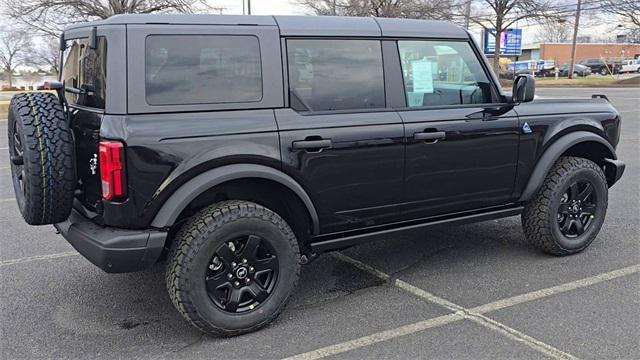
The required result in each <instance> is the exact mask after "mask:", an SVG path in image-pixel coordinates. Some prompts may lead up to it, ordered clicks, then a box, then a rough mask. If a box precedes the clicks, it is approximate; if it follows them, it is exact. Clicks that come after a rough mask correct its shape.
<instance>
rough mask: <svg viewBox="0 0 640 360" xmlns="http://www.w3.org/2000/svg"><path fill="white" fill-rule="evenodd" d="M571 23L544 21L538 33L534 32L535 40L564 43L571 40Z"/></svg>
mask: <svg viewBox="0 0 640 360" xmlns="http://www.w3.org/2000/svg"><path fill="white" fill-rule="evenodd" d="M572 26H573V24H572V23H570V22H568V21H566V20H564V21H544V22H543V23H542V26H541V27H540V30H539V31H538V34H536V41H538V42H541V43H544V42H552V43H565V42H568V41H569V40H571V30H572Z"/></svg>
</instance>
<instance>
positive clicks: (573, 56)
mask: <svg viewBox="0 0 640 360" xmlns="http://www.w3.org/2000/svg"><path fill="white" fill-rule="evenodd" d="M581 3H582V0H578V6H577V7H576V21H575V24H573V41H572V42H571V64H570V65H569V73H568V76H569V79H573V67H574V66H575V64H576V42H577V41H578V25H580V5H581Z"/></svg>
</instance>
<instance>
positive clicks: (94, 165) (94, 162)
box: [89, 153, 98, 175]
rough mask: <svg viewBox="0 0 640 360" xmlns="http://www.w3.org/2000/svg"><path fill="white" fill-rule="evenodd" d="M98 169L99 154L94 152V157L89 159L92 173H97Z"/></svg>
mask: <svg viewBox="0 0 640 360" xmlns="http://www.w3.org/2000/svg"><path fill="white" fill-rule="evenodd" d="M97 169H98V154H95V153H94V154H93V157H92V158H91V159H90V160H89V171H91V175H95V174H96V170H97Z"/></svg>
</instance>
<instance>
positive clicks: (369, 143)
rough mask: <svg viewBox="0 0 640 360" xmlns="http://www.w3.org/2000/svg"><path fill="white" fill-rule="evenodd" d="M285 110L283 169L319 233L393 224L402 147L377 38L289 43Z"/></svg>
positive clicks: (280, 116)
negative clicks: (308, 204) (308, 201)
mask: <svg viewBox="0 0 640 360" xmlns="http://www.w3.org/2000/svg"><path fill="white" fill-rule="evenodd" d="M286 47H287V49H286V53H287V62H288V79H289V93H290V94H289V101H290V108H285V109H279V110H276V120H277V122H278V127H279V131H280V144H281V152H282V162H283V169H284V171H285V172H286V173H287V174H289V175H290V176H292V177H293V178H295V179H296V180H297V181H298V182H299V183H300V184H301V185H302V186H303V187H304V188H305V190H306V191H307V192H308V193H309V196H310V197H311V198H312V200H313V202H314V204H315V205H316V210H317V211H318V215H319V217H320V231H321V233H323V234H327V233H332V232H338V231H346V230H350V229H353V228H360V227H363V226H375V225H379V224H384V223H388V222H391V221H394V220H397V218H398V217H399V213H398V212H396V211H393V209H394V206H396V205H397V204H398V203H400V202H401V201H402V186H403V167H404V162H403V160H404V144H403V137H404V131H403V125H402V121H401V119H400V116H399V115H398V114H397V113H396V112H394V111H390V109H386V100H385V90H384V76H383V62H382V52H381V42H380V41H379V40H347V39H332V40H327V39H290V40H287V43H286Z"/></svg>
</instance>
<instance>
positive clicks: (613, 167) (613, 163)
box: [604, 159, 626, 187]
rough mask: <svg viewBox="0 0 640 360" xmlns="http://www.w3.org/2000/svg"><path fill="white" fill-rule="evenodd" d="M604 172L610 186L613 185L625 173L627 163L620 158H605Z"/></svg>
mask: <svg viewBox="0 0 640 360" xmlns="http://www.w3.org/2000/svg"><path fill="white" fill-rule="evenodd" d="M604 162H605V165H604V173H605V175H606V177H607V182H608V183H609V187H611V186H613V184H615V183H616V182H618V180H620V178H621V177H622V174H624V169H625V167H626V165H625V163H624V162H622V161H620V160H613V159H604Z"/></svg>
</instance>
